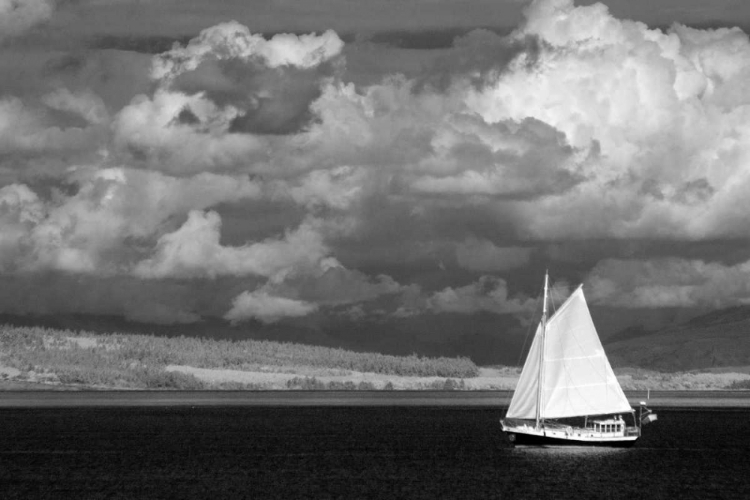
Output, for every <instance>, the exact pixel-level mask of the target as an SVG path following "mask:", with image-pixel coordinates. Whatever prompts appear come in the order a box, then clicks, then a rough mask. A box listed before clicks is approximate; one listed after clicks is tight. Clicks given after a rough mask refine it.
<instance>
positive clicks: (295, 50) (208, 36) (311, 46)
mask: <svg viewBox="0 0 750 500" xmlns="http://www.w3.org/2000/svg"><path fill="white" fill-rule="evenodd" d="M343 47H344V42H342V41H341V39H340V38H339V37H338V35H337V34H336V33H335V32H333V31H331V30H328V31H326V32H325V33H323V34H322V35H320V36H318V35H315V34H310V35H300V36H297V35H291V34H286V33H282V34H278V35H275V36H274V37H273V38H271V39H270V40H265V39H264V38H263V36H262V35H257V34H256V35H253V34H252V33H250V30H249V29H248V28H247V27H246V26H243V25H242V24H240V23H237V22H234V21H232V22H228V23H222V24H217V25H216V26H212V27H211V28H207V29H205V30H203V31H201V33H200V35H198V37H196V38H194V39H193V40H191V41H190V43H188V44H187V45H186V46H185V47H177V48H174V49H172V50H170V51H168V52H165V53H164V54H161V55H159V56H157V57H155V58H154V63H153V67H152V69H151V76H152V78H154V79H155V80H171V79H173V78H174V77H175V76H177V75H179V74H182V73H185V72H187V71H193V70H195V69H196V68H198V66H199V65H200V63H201V62H203V61H204V60H206V59H212V58H215V59H244V60H249V59H260V60H261V61H262V62H263V64H265V65H266V66H268V67H270V68H277V67H280V66H297V67H300V68H312V67H314V66H318V65H320V64H321V63H323V62H325V61H328V60H329V59H331V58H333V57H335V56H337V55H339V54H340V53H341V49H343Z"/></svg>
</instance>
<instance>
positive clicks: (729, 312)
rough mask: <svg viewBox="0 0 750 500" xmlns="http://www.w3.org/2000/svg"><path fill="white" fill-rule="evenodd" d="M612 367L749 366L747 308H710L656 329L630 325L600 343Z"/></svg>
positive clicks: (749, 340) (693, 368) (749, 312)
mask: <svg viewBox="0 0 750 500" xmlns="http://www.w3.org/2000/svg"><path fill="white" fill-rule="evenodd" d="M604 345H605V349H606V351H607V355H608V356H609V359H610V361H611V362H612V364H613V365H614V366H640V367H643V368H650V369H655V370H667V371H677V370H695V369H706V368H717V367H727V366H747V365H750V307H748V306H740V307H733V308H730V309H723V310H719V311H712V312H709V313H706V314H702V315H699V316H696V317H694V318H693V319H691V320H690V321H687V322H684V323H681V324H677V325H672V326H669V327H666V328H663V329H659V330H656V331H649V330H648V329H645V328H639V327H630V328H627V329H625V330H623V331H621V332H620V333H617V334H615V335H613V336H611V337H609V338H608V339H607V340H605V342H604Z"/></svg>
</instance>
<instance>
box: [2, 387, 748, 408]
mask: <svg viewBox="0 0 750 500" xmlns="http://www.w3.org/2000/svg"><path fill="white" fill-rule="evenodd" d="M626 395H627V396H628V399H629V401H630V403H631V404H632V405H634V406H636V405H637V404H638V403H639V401H646V396H647V393H646V392H645V391H626ZM511 396H512V391H424V390H423V391H288V390H287V391H2V392H0V408H44V407H49V408H61V407H68V408H76V407H170V406H181V407H184V406H194V407H221V406H290V407H294V406H436V407H437V406H453V407H456V406H459V407H487V408H497V409H498V411H500V410H504V409H506V408H507V407H508V403H509V402H510V398H511ZM648 405H649V407H651V408H686V409H692V408H695V409H708V408H727V409H728V408H750V391H651V393H650V399H648Z"/></svg>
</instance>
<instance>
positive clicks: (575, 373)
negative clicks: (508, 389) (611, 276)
mask: <svg viewBox="0 0 750 500" xmlns="http://www.w3.org/2000/svg"><path fill="white" fill-rule="evenodd" d="M541 333H542V332H541V324H540V326H539V327H538V328H537V331H536V335H535V336H534V341H533V342H532V344H531V349H530V351H529V355H528V357H527V358H526V363H525V364H524V366H523V371H522V372H521V377H520V379H519V381H518V386H517V387H516V391H515V393H514V394H513V399H512V400H511V403H510V408H509V409H508V414H507V418H521V419H535V418H536V406H537V390H538V385H537V384H538V378H539V362H540V359H539V358H540V356H539V351H540V349H541V344H542V339H541V337H542V335H541ZM543 359H544V361H543V363H544V366H543V370H542V382H541V383H542V394H541V412H540V415H541V418H563V417H575V416H583V415H603V414H610V413H620V412H630V411H631V408H630V404H629V403H628V400H627V398H626V397H625V394H624V393H623V392H622V388H621V387H620V384H619V383H618V382H617V378H616V377H615V374H614V372H613V371H612V367H611V366H610V364H609V361H608V360H607V356H606V354H605V353H604V348H603V347H602V344H601V342H600V341H599V336H598V335H597V333H596V328H595V327H594V322H593V320H592V319H591V314H590V313H589V308H588V306H587V305H586V299H585V298H584V296H583V289H582V288H581V287H579V288H578V289H577V290H576V291H575V292H573V294H572V295H571V296H570V297H569V298H568V300H566V301H565V303H564V304H563V305H562V307H560V309H559V310H558V311H557V313H556V314H555V315H554V316H552V318H550V319H549V320H548V321H547V329H546V334H545V339H544V356H543Z"/></svg>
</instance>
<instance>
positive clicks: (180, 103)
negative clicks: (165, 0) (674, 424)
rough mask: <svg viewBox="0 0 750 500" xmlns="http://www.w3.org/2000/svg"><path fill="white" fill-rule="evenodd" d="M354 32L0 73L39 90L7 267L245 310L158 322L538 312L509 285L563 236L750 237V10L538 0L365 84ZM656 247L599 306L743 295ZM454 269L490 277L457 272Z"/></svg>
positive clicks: (23, 108) (230, 30) (8, 153)
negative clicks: (696, 11)
mask: <svg viewBox="0 0 750 500" xmlns="http://www.w3.org/2000/svg"><path fill="white" fill-rule="evenodd" d="M1 5H2V4H0V6H1ZM28 5H42V4H41V3H38V4H33V3H30V4H28ZM0 11H1V8H0ZM14 15H15V14H14ZM40 18H41V17H40ZM19 26H20V25H19ZM372 46H373V44H370V45H369V47H370V49H371V50H372V51H376V50H377V49H372ZM342 48H343V42H342V41H341V39H340V38H339V37H338V36H337V35H336V34H335V33H333V32H330V31H329V32H324V33H322V34H320V35H314V34H311V35H301V36H297V35H277V36H275V37H273V38H271V39H268V40H266V39H265V38H263V37H262V36H260V35H257V34H252V33H250V31H249V30H248V29H247V28H246V27H244V26H242V25H240V24H238V23H235V22H230V23H224V24H221V25H217V26H214V27H212V28H208V29H206V30H204V31H203V32H201V33H200V35H199V36H198V37H196V38H195V39H193V40H191V41H190V42H189V43H187V44H186V45H184V46H175V47H174V48H173V49H172V50H169V51H167V52H165V53H163V54H159V55H156V56H154V57H153V58H152V60H151V61H150V66H148V65H147V64H146V61H145V60H143V59H142V58H135V59H132V60H131V58H128V57H125V56H123V55H122V54H119V53H118V55H117V57H115V58H113V60H115V61H124V62H127V64H126V66H127V68H133V71H134V72H136V73H138V75H137V76H134V77H132V78H133V79H132V80H128V77H127V75H125V73H126V71H124V70H118V71H115V70H113V69H112V68H110V69H108V70H106V68H105V66H106V65H105V64H104V62H103V61H101V60H99V61H98V62H97V63H96V64H94V63H93V62H92V60H93V59H91V58H83V59H81V58H80V57H77V56H73V55H70V57H62V56H56V57H54V58H51V59H45V60H44V61H46V62H44V63H43V64H42V63H39V64H38V66H40V67H41V66H43V67H44V68H46V69H44V70H42V69H38V68H37V69H36V70H34V71H33V72H32V74H33V75H35V76H40V78H48V79H49V82H48V83H46V84H45V85H42V84H39V83H35V84H34V89H33V91H32V90H28V92H26V91H23V90H22V85H20V84H19V82H17V81H13V82H10V81H9V80H7V78H5V77H2V76H0V86H2V85H5V87H3V88H4V89H16V90H17V93H18V94H19V95H15V94H14V93H13V92H5V93H3V98H2V99H0V181H1V182H0V269H2V272H3V273H5V274H6V275H8V274H13V275H16V274H19V273H27V274H29V275H30V274H34V273H49V272H61V273H71V274H73V275H77V276H87V277H90V278H91V279H94V278H95V279H105V278H107V279H114V277H119V278H120V279H125V278H126V277H127V278H128V279H133V280H134V282H136V283H137V282H143V283H147V284H148V285H145V284H144V286H151V287H156V286H158V284H160V283H167V282H172V281H177V282H181V283H183V282H185V283H193V284H195V283H196V282H198V281H200V283H201V285H202V286H203V285H205V284H206V283H213V284H214V285H215V286H219V285H220V283H222V280H228V281H231V286H229V287H228V288H227V289H226V290H225V291H224V293H223V294H216V296H217V297H220V299H219V298H217V299H216V300H223V301H224V302H225V303H224V304H223V309H222V308H221V307H218V306H217V305H216V304H213V305H212V306H211V308H203V309H201V308H200V307H197V306H195V307H193V306H185V307H180V306H179V305H175V304H171V303H170V304H167V303H164V302H158V301H157V302H156V303H155V304H154V305H153V307H150V308H149V307H145V306H144V308H143V310H142V312H141V313H140V314H138V313H136V312H134V310H132V309H128V310H127V311H125V312H126V313H127V314H128V315H129V317H133V318H140V320H146V319H145V318H152V320H153V321H194V320H197V319H199V317H201V316H202V315H203V314H205V313H206V311H208V310H209V309H210V311H213V313H214V314H216V311H220V312H219V313H218V314H219V315H223V314H227V317H228V319H230V320H233V321H239V320H243V319H247V318H256V319H259V320H261V321H276V320H281V318H283V317H286V316H295V315H297V316H299V315H304V314H310V313H311V311H313V310H318V309H322V310H325V309H326V308H331V309H335V308H336V307H337V306H340V305H346V306H347V307H350V308H352V309H351V310H353V311H360V312H361V311H370V309H368V308H367V307H359V306H358V304H359V303H361V302H370V303H371V304H374V303H377V306H373V308H372V309H374V308H376V307H377V308H381V307H384V306H383V303H385V302H386V301H390V303H389V305H393V306H394V309H396V308H398V307H399V306H400V307H402V309H401V310H400V311H401V313H404V312H408V311H418V312H425V311H432V312H453V313H465V314H470V313H473V312H478V311H489V312H494V313H498V314H505V313H513V314H521V313H522V312H524V311H526V308H527V306H528V300H527V299H526V298H525V296H522V295H521V294H520V293H519V294H518V295H509V293H508V285H507V284H506V281H505V280H504V279H502V278H507V279H508V280H509V282H511V283H512V285H513V287H515V283H513V281H511V277H512V276H515V275H516V274H521V273H508V274H509V276H511V277H508V276H503V273H505V272H506V271H510V270H516V269H520V268H522V267H525V266H528V265H529V264H530V263H531V257H532V256H534V255H537V252H540V253H541V252H543V251H544V250H543V248H545V247H546V248H548V252H547V254H546V255H547V256H548V257H549V258H550V259H551V260H552V261H553V264H556V263H557V264H560V265H564V266H567V267H566V268H567V269H571V268H573V267H575V266H571V265H569V264H570V263H571V262H572V263H576V262H578V263H580V261H581V260H582V259H583V257H581V255H582V254H584V253H585V256H586V258H585V260H586V261H587V263H588V262H595V261H596V260H598V259H599V258H602V257H612V255H617V256H624V255H625V251H624V250H623V251H621V253H613V252H614V250H612V251H610V250H607V249H608V248H609V249H611V248H612V247H618V248H619V247H622V246H624V245H622V244H621V242H623V241H626V240H627V241H631V240H633V239H638V241H665V240H669V241H677V242H686V243H685V245H686V246H687V245H688V244H689V243H691V242H702V241H709V240H710V241H723V240H735V241H741V240H744V239H746V238H747V234H748V232H749V231H750V222H748V221H750V219H749V218H748V217H747V213H748V212H750V198H748V197H747V195H746V193H747V192H748V190H749V189H750V147H749V146H748V144H750V127H749V126H748V123H750V106H749V104H750V93H749V92H750V90H748V86H747V85H746V84H745V82H746V81H747V79H748V77H750V40H749V39H748V37H747V35H746V34H745V33H743V32H742V31H741V30H739V29H718V30H698V29H693V28H689V27H685V26H680V25H674V26H673V27H671V28H670V29H669V30H667V31H661V30H658V29H651V28H649V27H648V26H646V25H644V24H642V23H637V22H632V21H628V20H620V19H616V18H614V17H613V16H612V15H611V14H610V13H609V12H608V10H607V8H606V7H605V6H603V5H601V4H594V5H589V6H575V5H574V3H573V2H572V1H571V0H536V1H534V2H532V3H531V4H530V5H529V7H528V8H527V10H526V14H525V20H524V22H523V23H522V25H521V26H520V27H519V28H518V29H517V30H516V31H515V32H513V33H512V34H511V35H509V36H499V35H497V34H494V33H490V32H487V31H476V32H473V33H470V34H468V35H466V36H463V37H460V38H458V39H457V40H456V42H455V44H454V46H453V47H451V48H446V49H441V51H440V56H434V55H431V56H430V59H429V60H430V63H429V64H425V65H424V66H421V67H420V69H416V68H411V69H410V72H409V74H408V76H406V75H382V78H378V79H374V78H372V75H371V74H369V73H368V78H367V79H359V80H358V83H357V84H355V83H353V82H352V81H348V80H347V72H345V71H344V69H343V68H344V65H345V61H344V52H343V50H342ZM370 49H368V50H370ZM394 50H397V49H394V48H393V47H389V48H388V52H387V53H388V54H392V53H393V51H394ZM346 55H347V57H357V50H350V51H347V53H346ZM50 57H52V56H50ZM91 57H92V58H93V56H91ZM368 57H370V58H371V59H372V58H374V57H375V56H373V55H372V54H370V55H369V56H368ZM101 58H106V57H105V56H104V55H102V56H101ZM53 59H54V60H53ZM6 63H7V60H6ZM8 64H9V63H8ZM112 64H115V63H112ZM2 67H3V68H5V66H2ZM103 68H104V69H103ZM45 71H47V73H45ZM368 71H370V72H372V71H373V68H369V69H368ZM141 73H142V74H141ZM146 73H147V74H146ZM45 75H46V76H45ZM147 78H148V79H150V83H148V82H146V79H147ZM6 80H7V81H6ZM35 80H37V78H35ZM2 82H6V83H4V84H3V83H2ZM106 82H110V83H106ZM123 82H125V83H123ZM129 82H132V85H129ZM363 82H364V83H363ZM125 84H128V85H125ZM123 86H128V88H131V87H132V88H133V89H136V88H137V89H138V92H139V94H138V95H137V96H132V95H129V94H128V92H126V91H125V90H123ZM19 89H21V90H19ZM593 239H595V240H597V241H600V242H604V243H602V244H600V245H596V249H595V251H594V250H591V249H590V248H588V247H589V245H588V242H589V241H591V240H593ZM499 241H502V242H503V243H502V244H500V243H498V242H499ZM576 241H577V242H578V243H575V242H576ZM571 242H573V243H571ZM607 242H609V245H610V246H609V247H607ZM678 246H679V245H678ZM678 246H675V247H673V248H677V247H678ZM581 248H583V250H580V249H581ZM618 251H619V250H618ZM673 253H675V254H678V253H679V250H677V251H674V252H673ZM637 257H639V256H638V255H635V256H633V258H632V260H628V261H624V260H612V259H609V260H604V261H602V262H601V263H600V264H599V265H598V266H597V267H596V268H595V269H594V271H592V273H591V274H590V276H589V286H590V287H591V290H593V291H594V293H593V296H594V297H595V299H596V300H597V301H599V303H601V304H610V305H619V306H622V307H635V305H639V307H640V306H643V305H645V304H648V303H651V304H655V306H654V307H656V306H667V305H694V304H708V303H709V302H710V299H709V297H710V293H716V294H717V297H720V298H719V299H716V304H731V303H738V302H742V301H743V300H744V297H745V292H744V289H743V288H742V287H741V286H740V285H739V283H738V282H737V283H735V282H734V281H732V280H731V279H730V277H731V275H732V273H736V274H737V275H740V276H744V274H743V273H744V272H745V271H744V267H741V266H742V265H734V264H732V265H725V264H719V263H717V262H718V261H717V259H713V260H712V259H710V258H708V257H706V256H701V257H700V258H691V260H684V259H681V258H679V257H677V256H675V257H673V260H667V261H665V262H657V261H651V260H646V261H645V262H640V263H639V261H638V260H637ZM645 257H647V256H645ZM743 260H746V256H744V255H743V256H741V257H739V258H736V259H734V261H743ZM445 264H447V267H449V268H450V267H454V269H453V271H456V270H455V265H456V264H457V266H458V267H459V268H460V269H459V270H458V271H457V273H461V276H463V278H462V279H464V280H465V279H466V275H467V274H470V273H467V272H466V271H470V272H471V273H477V274H483V275H485V276H484V277H482V278H480V279H479V281H477V282H475V283H471V284H468V285H457V284H456V283H455V282H454V281H452V279H453V278H452V276H453V275H449V273H445V272H444V270H445V268H446V265H445ZM743 265H744V264H743ZM441 266H442V269H441ZM737 266H740V267H737ZM657 267H662V268H663V269H661V270H658V269H656V268H657ZM449 271H450V269H449ZM584 272H585V270H584V269H583V265H579V266H578V267H575V270H573V271H571V274H576V273H579V274H580V273H584ZM438 273H442V274H440V276H438ZM489 273H497V274H498V275H499V276H497V277H489V276H486V275H487V274H489ZM660 273H666V274H660ZM457 275H458V274H456V276H457ZM680 275H681V276H682V277H681V278H679V279H678V277H679V276H680ZM436 276H437V277H436ZM474 277H476V274H475V275H474ZM501 277H502V278H501ZM576 277H577V276H576ZM636 277H641V278H639V279H642V281H638V282H636V281H633V280H635V279H636ZM687 277H690V279H688V281H686V282H683V281H680V280H685V279H687ZM464 283H465V281H464ZM719 283H721V284H728V285H730V286H727V287H724V288H722V289H721V291H714V289H717V290H718V288H719V287H718V284H719ZM649 287H650V288H649ZM229 290H231V293H230V291H229ZM214 291H215V290H214ZM243 291H244V293H243V294H241V292H243ZM709 292H710V293H709ZM587 293H589V292H588V291H587ZM240 294H241V295H240ZM589 295H591V293H589ZM240 298H242V300H240ZM232 299H236V300H235V303H234V304H235V305H234V308H232V309H231V311H230V313H226V310H227V307H228V304H229V302H230V301H231V300H232ZM733 301H734V302H733ZM396 302H398V304H395V303H396ZM394 304H395V305H394ZM232 311H234V312H232ZM243 311H244V312H243ZM266 311H270V312H266ZM285 311H286V312H285ZM120 313H123V310H120ZM358 314H359V313H358ZM160 318H161V319H160ZM263 318H265V319H263Z"/></svg>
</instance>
